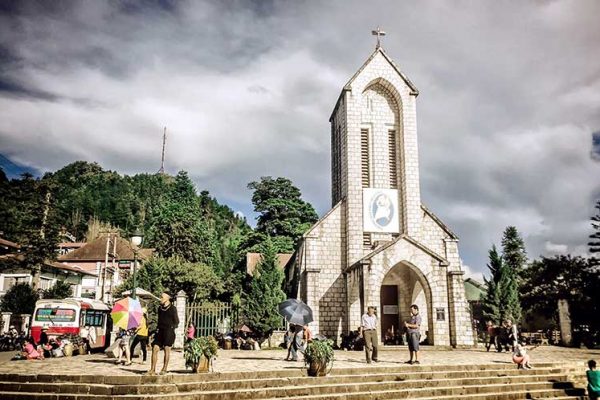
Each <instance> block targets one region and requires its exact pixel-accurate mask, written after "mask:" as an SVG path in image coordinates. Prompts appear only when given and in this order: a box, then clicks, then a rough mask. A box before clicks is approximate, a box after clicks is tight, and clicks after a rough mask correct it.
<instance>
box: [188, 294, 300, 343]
mask: <svg viewBox="0 0 600 400" xmlns="http://www.w3.org/2000/svg"><path fill="white" fill-rule="evenodd" d="M185 320H186V328H187V324H189V323H190V322H191V323H193V324H194V326H195V327H196V337H200V336H209V335H212V336H215V335H216V334H218V333H222V334H225V333H228V332H234V331H236V330H238V329H239V327H240V325H241V324H242V323H243V322H244V321H243V320H242V318H241V317H240V312H239V307H238V306H235V305H233V304H231V303H222V302H212V303H189V304H188V305H186V308H185ZM287 328H288V324H287V322H286V321H285V319H284V318H283V317H282V318H281V324H280V327H279V328H278V330H287Z"/></svg>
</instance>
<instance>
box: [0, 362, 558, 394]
mask: <svg viewBox="0 0 600 400" xmlns="http://www.w3.org/2000/svg"><path fill="white" fill-rule="evenodd" d="M563 371H564V370H563V369H560V368H556V367H552V368H537V369H534V370H531V371H527V374H528V375H549V374H559V373H562V372H563ZM367 372H368V371H365V373H364V374H363V375H357V374H354V375H353V374H345V375H335V374H332V375H330V376H328V377H321V378H312V377H307V376H295V377H283V378H256V379H244V380H240V379H223V380H205V379H204V378H208V377H212V376H213V375H212V374H208V375H186V376H185V377H190V378H195V379H194V380H193V381H187V382H186V381H178V380H176V381H173V382H156V383H152V382H150V381H146V382H144V383H143V384H142V385H140V384H139V382H135V383H132V382H128V383H125V382H123V383H120V384H116V385H107V384H104V383H101V384H98V383H77V382H72V381H71V382H68V387H70V388H71V389H72V391H73V392H76V393H86V392H89V393H92V394H110V393H113V394H121V393H140V394H143V393H152V392H154V393H157V392H158V393H171V392H175V391H177V392H186V391H192V390H199V389H202V390H227V389H257V388H263V387H282V386H292V385H297V386H302V385H306V384H312V385H314V384H343V383H369V382H387V381H392V382H397V381H416V380H446V379H456V378H475V377H476V378H485V377H489V378H492V377H509V376H521V375H522V372H523V371H519V370H517V369H515V368H511V369H506V368H504V369H492V370H485V369H484V370H480V371H420V372H417V371H415V372H401V373H397V372H388V373H367ZM174 377H176V376H174ZM177 377H179V376H177ZM24 387H28V388H29V389H30V390H31V391H36V392H37V391H39V392H44V391H45V392H48V391H51V390H56V391H61V392H64V390H63V387H65V385H64V382H46V381H43V380H42V382H35V381H33V379H26V380H22V381H19V380H10V381H9V380H8V379H3V380H2V381H0V389H4V390H9V388H10V390H13V388H24ZM113 387H114V389H111V388H113ZM53 388H56V389H53ZM111 390H112V391H111ZM15 391H16V390H15Z"/></svg>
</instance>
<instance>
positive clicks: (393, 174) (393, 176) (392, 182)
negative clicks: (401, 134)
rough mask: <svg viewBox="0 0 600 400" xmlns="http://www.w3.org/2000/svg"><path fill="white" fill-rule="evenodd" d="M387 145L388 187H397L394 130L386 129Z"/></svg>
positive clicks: (396, 151)
mask: <svg viewBox="0 0 600 400" xmlns="http://www.w3.org/2000/svg"><path fill="white" fill-rule="evenodd" d="M388 146H389V158H390V188H391V189H398V158H397V157H398V150H397V146H398V145H397V142H396V131H395V130H393V129H391V130H389V131H388Z"/></svg>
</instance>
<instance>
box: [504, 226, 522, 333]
mask: <svg viewBox="0 0 600 400" xmlns="http://www.w3.org/2000/svg"><path fill="white" fill-rule="evenodd" d="M502 260H503V262H504V267H505V268H506V271H503V272H502V274H501V275H502V281H501V283H500V304H501V305H502V308H501V310H502V314H503V316H502V317H503V318H510V319H512V320H513V321H514V322H515V323H516V322H518V321H520V320H521V314H522V309H521V298H520V296H519V293H520V288H521V283H522V281H523V276H524V271H525V265H526V264H527V252H526V251H525V242H523V238H522V237H521V234H520V233H519V231H518V230H517V228H516V227H514V226H508V227H507V228H506V229H505V230H504V234H503V236H502Z"/></svg>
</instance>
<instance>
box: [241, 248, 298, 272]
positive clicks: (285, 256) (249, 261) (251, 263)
mask: <svg viewBox="0 0 600 400" xmlns="http://www.w3.org/2000/svg"><path fill="white" fill-rule="evenodd" d="M293 255H294V253H279V254H277V261H278V264H279V268H281V269H283V268H284V267H285V266H286V265H287V263H288V262H289V261H290V259H291V258H292V256H293ZM261 260H262V254H260V253H246V273H247V274H248V275H254V270H255V269H256V266H257V265H258V263H259V262H260V261H261Z"/></svg>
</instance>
